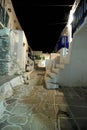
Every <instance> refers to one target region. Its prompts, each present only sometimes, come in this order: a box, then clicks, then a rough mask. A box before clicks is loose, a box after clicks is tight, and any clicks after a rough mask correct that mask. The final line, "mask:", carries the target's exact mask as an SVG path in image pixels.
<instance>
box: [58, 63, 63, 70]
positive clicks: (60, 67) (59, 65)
mask: <svg viewBox="0 0 87 130" xmlns="http://www.w3.org/2000/svg"><path fill="white" fill-rule="evenodd" d="M56 68H59V69H64V64H56Z"/></svg>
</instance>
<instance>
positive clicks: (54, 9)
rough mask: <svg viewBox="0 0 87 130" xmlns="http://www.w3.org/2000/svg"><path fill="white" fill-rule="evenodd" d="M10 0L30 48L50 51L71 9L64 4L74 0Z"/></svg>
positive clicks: (70, 3)
mask: <svg viewBox="0 0 87 130" xmlns="http://www.w3.org/2000/svg"><path fill="white" fill-rule="evenodd" d="M12 2H13V6H14V9H15V12H16V15H17V17H18V20H19V22H20V24H21V26H22V28H23V30H24V32H25V34H26V37H27V40H28V42H29V45H30V46H31V48H32V49H33V50H40V51H43V52H48V53H50V52H52V51H53V49H54V47H55V45H56V43H57V41H58V38H59V36H60V33H61V32H62V30H63V28H64V27H65V25H66V22H67V19H68V15H69V11H70V9H71V6H66V5H72V4H73V3H74V0H57V1H55V0H53V1H51V0H49V1H48V0H46V1H45V0H43V1H42V0H41V2H40V1H38V0H36V2H35V1H33V0H29V1H28V0H12ZM59 5H60V6H59ZM61 5H65V6H61Z"/></svg>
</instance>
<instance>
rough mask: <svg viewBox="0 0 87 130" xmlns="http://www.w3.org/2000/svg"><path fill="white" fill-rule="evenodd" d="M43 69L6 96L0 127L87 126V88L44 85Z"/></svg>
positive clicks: (51, 129) (58, 129)
mask: <svg viewBox="0 0 87 130" xmlns="http://www.w3.org/2000/svg"><path fill="white" fill-rule="evenodd" d="M44 74H45V72H44V71H43V70H41V71H40V70H38V71H34V72H32V73H31V75H30V79H29V82H27V84H24V85H21V86H17V87H15V88H14V90H13V95H12V96H11V97H10V98H8V99H5V100H4V101H3V102H4V107H5V110H4V113H3V114H2V115H1V117H0V130H87V101H86V100H87V89H86V87H83V88H77V87H76V88H68V87H67V88H63V87H62V88H59V89H58V90H47V89H45V88H44V82H43V79H44Z"/></svg>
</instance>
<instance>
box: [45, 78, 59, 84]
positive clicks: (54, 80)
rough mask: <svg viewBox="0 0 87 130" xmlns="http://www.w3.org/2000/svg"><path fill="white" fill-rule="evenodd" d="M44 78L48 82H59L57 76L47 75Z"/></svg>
mask: <svg viewBox="0 0 87 130" xmlns="http://www.w3.org/2000/svg"><path fill="white" fill-rule="evenodd" d="M44 80H45V82H47V83H51V82H52V83H54V84H56V83H58V78H57V77H56V78H50V77H45V78H44Z"/></svg>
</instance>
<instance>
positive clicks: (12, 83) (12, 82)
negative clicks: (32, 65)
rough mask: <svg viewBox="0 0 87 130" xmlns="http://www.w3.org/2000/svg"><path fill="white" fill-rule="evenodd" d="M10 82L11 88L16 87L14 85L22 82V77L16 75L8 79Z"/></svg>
mask: <svg viewBox="0 0 87 130" xmlns="http://www.w3.org/2000/svg"><path fill="white" fill-rule="evenodd" d="M10 84H11V86H12V88H13V87H16V86H18V85H21V84H23V81H22V77H21V78H20V76H18V77H16V78H14V79H12V80H11V81H10Z"/></svg>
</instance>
